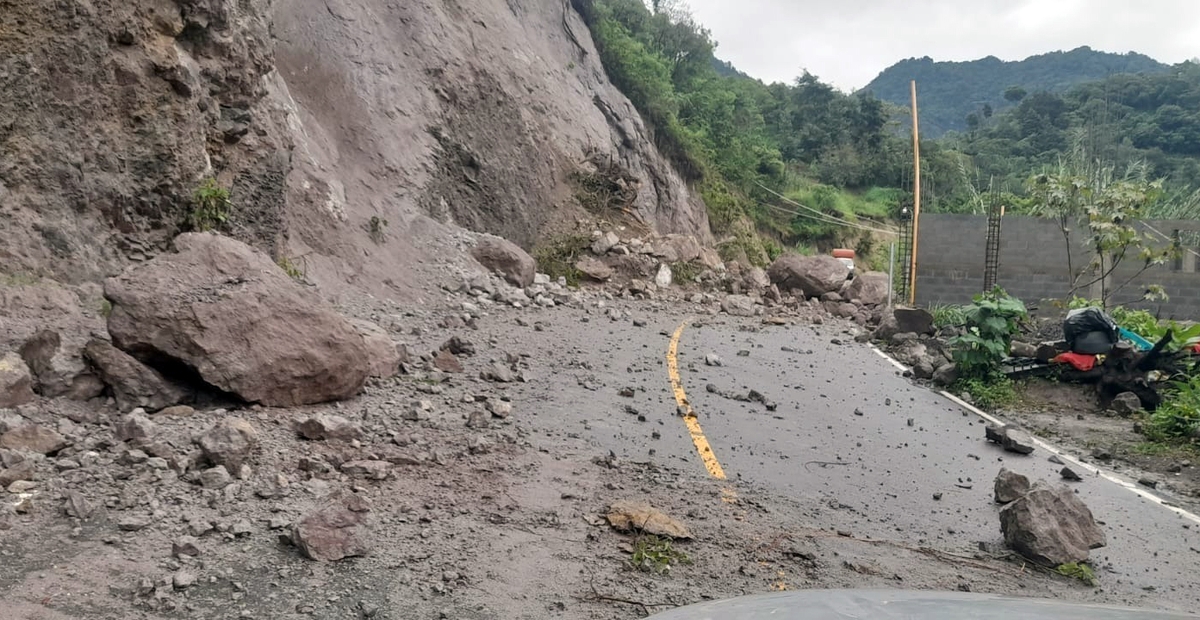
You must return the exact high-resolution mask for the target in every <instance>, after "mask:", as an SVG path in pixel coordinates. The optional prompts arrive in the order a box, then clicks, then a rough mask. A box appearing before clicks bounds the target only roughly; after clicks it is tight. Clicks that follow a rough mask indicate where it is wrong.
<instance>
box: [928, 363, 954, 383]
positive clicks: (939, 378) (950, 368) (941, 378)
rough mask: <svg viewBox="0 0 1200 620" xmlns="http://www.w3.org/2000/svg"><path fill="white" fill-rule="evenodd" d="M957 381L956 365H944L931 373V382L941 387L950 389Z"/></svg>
mask: <svg viewBox="0 0 1200 620" xmlns="http://www.w3.org/2000/svg"><path fill="white" fill-rule="evenodd" d="M955 381H958V364H953V363H951V364H946V365H944V366H942V367H941V368H938V369H937V370H935V371H933V382H934V383H936V384H937V385H940V386H942V387H950V386H951V385H953V384H954V382H955Z"/></svg>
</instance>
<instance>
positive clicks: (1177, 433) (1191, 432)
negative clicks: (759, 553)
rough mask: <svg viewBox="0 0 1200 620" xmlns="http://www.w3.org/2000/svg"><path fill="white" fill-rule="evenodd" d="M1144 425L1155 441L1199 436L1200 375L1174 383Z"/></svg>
mask: <svg viewBox="0 0 1200 620" xmlns="http://www.w3.org/2000/svg"><path fill="white" fill-rule="evenodd" d="M1144 428H1145V434H1146V436H1147V437H1148V438H1150V439H1151V440H1154V441H1161V442H1168V443H1171V442H1180V441H1187V440H1190V439H1193V438H1195V437H1196V430H1197V429H1198V428H1200V376H1192V377H1188V378H1187V379H1185V380H1181V381H1176V382H1174V383H1173V384H1172V385H1171V389H1170V391H1169V393H1168V394H1167V395H1166V399H1165V400H1164V402H1163V403H1162V404H1161V405H1159V406H1158V408H1157V409H1155V410H1154V413H1152V414H1150V419H1149V420H1148V421H1147V423H1146V425H1145V427H1144Z"/></svg>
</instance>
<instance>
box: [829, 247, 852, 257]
mask: <svg viewBox="0 0 1200 620" xmlns="http://www.w3.org/2000/svg"><path fill="white" fill-rule="evenodd" d="M833 257H834V258H854V250H847V249H846V248H838V249H836V250H834V251H833Z"/></svg>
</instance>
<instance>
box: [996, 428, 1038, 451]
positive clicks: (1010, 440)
mask: <svg viewBox="0 0 1200 620" xmlns="http://www.w3.org/2000/svg"><path fill="white" fill-rule="evenodd" d="M984 433H985V435H986V437H987V440H988V441H993V442H996V443H998V444H1000V446H1001V447H1002V448H1004V449H1005V450H1007V451H1009V452H1015V453H1017V454H1030V453H1032V452H1033V437H1030V436H1029V433H1026V432H1025V431H1022V430H1018V429H1015V428H1012V427H1010V426H993V425H991V424H989V425H988V426H987V427H985V428H984Z"/></svg>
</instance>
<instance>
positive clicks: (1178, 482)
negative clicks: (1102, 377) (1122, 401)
mask: <svg viewBox="0 0 1200 620" xmlns="http://www.w3.org/2000/svg"><path fill="white" fill-rule="evenodd" d="M1020 394H1021V395H1020V400H1019V401H1018V403H1017V404H1015V405H1014V406H1012V407H1009V408H1007V409H1006V410H1005V411H1003V412H1002V413H1003V416H1004V417H1006V418H1008V419H1011V420H1012V421H1014V422H1016V423H1019V424H1020V425H1021V426H1023V427H1025V428H1026V429H1028V430H1029V431H1031V432H1033V433H1034V434H1036V435H1038V436H1040V437H1042V438H1043V439H1046V440H1048V441H1052V442H1054V443H1056V444H1058V445H1060V446H1064V447H1066V448H1068V449H1069V450H1070V451H1071V452H1073V453H1074V454H1076V455H1078V456H1080V457H1083V459H1084V460H1085V461H1087V462H1091V463H1093V464H1095V465H1097V466H1100V467H1104V468H1105V469H1110V470H1114V471H1116V472H1118V473H1122V474H1124V475H1126V476H1127V477H1130V478H1132V479H1134V480H1148V481H1152V482H1154V483H1156V487H1155V490H1156V491H1158V492H1160V493H1161V494H1163V495H1164V496H1166V497H1167V498H1168V499H1170V500H1172V501H1174V502H1176V503H1178V504H1180V505H1187V506H1191V507H1193V508H1195V507H1198V506H1200V450H1198V449H1197V448H1196V447H1195V446H1181V447H1176V446H1167V445H1164V444H1158V443H1153V442H1150V441H1148V440H1147V439H1146V437H1145V435H1143V434H1142V433H1140V432H1138V431H1137V430H1135V428H1136V427H1138V425H1139V424H1140V423H1141V420H1140V418H1139V417H1121V416H1119V415H1117V414H1115V413H1113V412H1111V411H1105V410H1104V409H1103V408H1101V407H1100V403H1099V399H1098V398H1097V396H1096V392H1095V388H1094V387H1093V386H1087V385H1076V384H1071V383H1059V382H1057V381H1051V380H1045V379H1031V380H1029V381H1028V382H1026V383H1025V384H1024V385H1023V386H1022V387H1021V388H1020Z"/></svg>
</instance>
